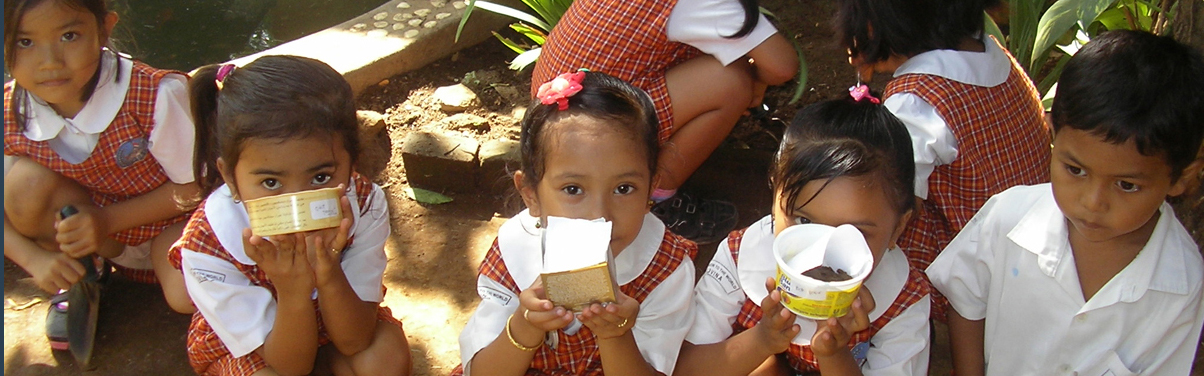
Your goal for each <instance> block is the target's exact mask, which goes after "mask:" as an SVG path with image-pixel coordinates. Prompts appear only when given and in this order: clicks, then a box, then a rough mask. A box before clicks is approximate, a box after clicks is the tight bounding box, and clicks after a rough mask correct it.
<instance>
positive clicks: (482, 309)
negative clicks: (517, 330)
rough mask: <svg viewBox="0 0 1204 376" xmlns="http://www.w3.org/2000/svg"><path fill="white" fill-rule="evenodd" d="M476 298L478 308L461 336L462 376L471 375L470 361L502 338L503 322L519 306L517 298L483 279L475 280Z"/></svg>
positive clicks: (481, 277) (498, 285) (494, 283)
mask: <svg viewBox="0 0 1204 376" xmlns="http://www.w3.org/2000/svg"><path fill="white" fill-rule="evenodd" d="M477 295H480V297H481V304H479V305H477V310H476V311H474V312H473V313H472V317H471V318H469V319H468V324H466V325H464V330H463V331H461V332H460V364H463V365H464V376H469V375H470V374H471V371H472V370H471V366H472V363H471V361H472V358H473V357H475V356H476V355H477V352H480V351H481V349H484V348H485V346H489V344H490V343H493V341H494V340H496V339H497V338H498V335H500V334H502V330H505V328H506V320H509V319H510V315H511V314H513V313H514V311H515V310H516V309H518V306H519V303H518V295H517V294H515V293H514V292H512V291H510V289H508V288H506V286H503V285H502V284H501V283H499V282H497V281H494V280H492V279H489V278H487V277H485V276H477Z"/></svg>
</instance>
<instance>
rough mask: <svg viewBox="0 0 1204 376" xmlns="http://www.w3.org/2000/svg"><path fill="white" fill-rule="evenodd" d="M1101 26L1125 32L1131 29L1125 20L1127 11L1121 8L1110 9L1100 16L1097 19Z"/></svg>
mask: <svg viewBox="0 0 1204 376" xmlns="http://www.w3.org/2000/svg"><path fill="white" fill-rule="evenodd" d="M1095 20H1096V21H1098V22H1099V23H1100V24H1102V25H1104V28H1105V29H1107V30H1123V29H1128V28H1129V22H1128V21H1126V20H1125V10H1124V9H1121V8H1119V7H1113V8H1108V10H1106V11H1104V12H1103V13H1100V14H1099V17H1096V18H1095Z"/></svg>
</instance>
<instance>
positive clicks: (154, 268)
mask: <svg viewBox="0 0 1204 376" xmlns="http://www.w3.org/2000/svg"><path fill="white" fill-rule="evenodd" d="M116 24H117V14H116V13H113V12H110V11H108V10H107V9H106V8H105V3H104V1H102V0H72V1H32V0H24V1H6V2H4V27H5V33H4V35H5V49H4V51H5V56H4V62H5V64H6V66H7V68H8V71H9V72H11V73H12V76H13V80H12V81H11V82H9V83H7V84H5V85H4V104H5V106H4V155H5V158H4V161H5V163H4V167H5V168H4V172H5V176H4V186H5V188H6V189H5V190H4V203H5V204H4V255H5V257H8V258H9V259H11V260H13V262H15V263H17V265H20V266H21V267H22V268H23V269H25V271H26V272H28V273H29V274H30V275H31V276H33V279H34V281H35V282H36V283H37V285H38V286H39V287H41V288H42V289H44V290H46V291H50V292H55V291H59V290H62V289H67V288H68V287H70V286H71V285H72V284H74V283H75V282H76V281H79V280H80V279H81V278H82V277H83V276H84V274H85V267H93V265H91V264H92V263H91V262H87V264H89V265H87V266H85V265H84V264H82V263H81V262H79V261H77V259H79V258H81V257H88V258H89V259H90V258H92V257H95V256H100V257H103V258H106V259H109V260H110V261H112V262H113V263H114V264H116V265H117V267H118V270H120V271H122V272H126V273H127V274H129V275H130V276H131V277H133V278H134V279H135V280H139V281H142V282H148V283H154V281H156V277H157V280H158V282H159V283H160V284H162V286H163V294H164V296H165V297H166V298H167V302H168V303H169V305H170V306H171V307H172V308H173V309H175V310H177V311H181V312H191V311H193V310H194V309H195V308H193V307H192V304H191V302H189V300H188V294H187V293H186V292H185V289H184V281H183V277H182V276H180V275H179V273H178V272H176V271H174V270H173V269H172V268H171V265H170V264H169V263H168V262H167V249H168V247H170V246H171V244H172V243H173V242H175V240H176V239H178V238H179V237H180V231H181V230H182V229H183V228H184V224H183V222H182V221H183V220H184V219H185V218H187V217H186V216H185V214H186V213H187V212H189V211H190V210H192V208H191V205H181V204H180V203H179V202H177V200H176V198H177V197H191V196H192V195H195V194H196V191H197V190H196V185H195V184H193V177H192V163H191V161H192V152H191V150H192V146H193V124H192V118H191V116H190V115H189V113H188V105H187V103H188V93H187V90H186V87H185V86H186V84H187V80H188V77H187V76H185V75H184V74H183V73H180V72H174V71H166V70H159V69H155V68H152V67H149V66H147V65H145V64H142V63H141V62H137V61H133V60H131V59H130V58H129V57H128V56H124V55H120V54H118V53H116V52H114V51H112V50H109V49H106V48H104V45H105V44H107V43H108V37H109V35H110V33H111V32H112V30H113V27H114V26H115V25H116ZM68 205H70V206H73V207H75V208H76V209H77V210H78V213H77V214H75V215H73V216H70V217H68V218H64V219H60V218H58V217H57V214H58V213H59V211H60V209H63V208H64V207H65V206H68ZM58 299H59V298H57V297H56V298H55V300H53V301H56V302H57V301H58ZM56 305H57V304H56ZM58 309H59V310H60V311H61V310H62V309H61V307H59V308H58ZM58 313H61V312H59V311H56V307H52V310H51V314H50V316H49V318H50V320H49V322H54V321H55V320H56V319H55V316H56V315H57V314H58ZM63 316H65V315H63ZM51 326H54V325H53V324H52V325H51ZM52 330H53V329H52ZM48 334H50V335H51V336H52V337H55V336H56V335H55V334H51V333H48Z"/></svg>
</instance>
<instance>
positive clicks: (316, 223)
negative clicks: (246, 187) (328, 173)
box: [243, 188, 343, 236]
mask: <svg viewBox="0 0 1204 376" xmlns="http://www.w3.org/2000/svg"><path fill="white" fill-rule="evenodd" d="M341 197H343V191H342V190H340V189H339V188H324V189H315V190H309V191H301V192H296V193H290V194H284V195H276V196H269V197H264V198H257V199H254V200H247V201H244V202H243V205H244V206H245V207H246V208H247V215H248V216H249V217H250V218H251V233H253V234H255V235H256V236H271V235H280V234H291V233H294V232H302V231H313V230H320V229H324V228H331V227H338V226H339V223H340V222H342V221H343V216H342V213H340V211H341V210H342V209H341V205H339V199H340V198H341Z"/></svg>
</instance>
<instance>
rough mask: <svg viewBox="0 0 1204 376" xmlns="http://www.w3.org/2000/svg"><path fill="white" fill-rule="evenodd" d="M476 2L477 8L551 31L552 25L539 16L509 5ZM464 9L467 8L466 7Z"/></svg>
mask: <svg viewBox="0 0 1204 376" xmlns="http://www.w3.org/2000/svg"><path fill="white" fill-rule="evenodd" d="M476 3H477V4H476V7H477V8H481V9H484V10H487V11H490V12H493V13H497V14H500V15H503V16H509V17H513V18H516V19H518V20H519V21H523V22H526V23H529V24H531V25H535V27H538V28H540V29H543V30H544V31H552V26H550V25H548V23H547V22H543V20H540V19H539V18H536V17H535V16H532V15H530V14H527V13H524V12H523V11H521V10H518V9H514V8H511V7H508V6H505V5H499V4H494V3H491V2H488V1H476ZM465 9H467V7H466V8H465Z"/></svg>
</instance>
